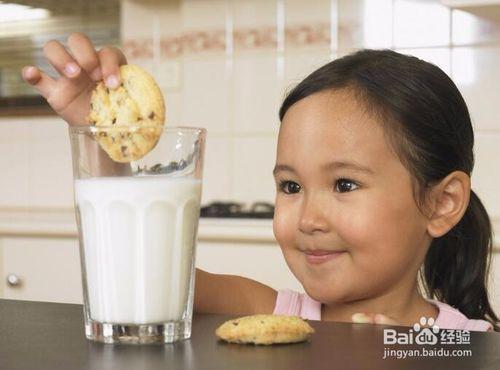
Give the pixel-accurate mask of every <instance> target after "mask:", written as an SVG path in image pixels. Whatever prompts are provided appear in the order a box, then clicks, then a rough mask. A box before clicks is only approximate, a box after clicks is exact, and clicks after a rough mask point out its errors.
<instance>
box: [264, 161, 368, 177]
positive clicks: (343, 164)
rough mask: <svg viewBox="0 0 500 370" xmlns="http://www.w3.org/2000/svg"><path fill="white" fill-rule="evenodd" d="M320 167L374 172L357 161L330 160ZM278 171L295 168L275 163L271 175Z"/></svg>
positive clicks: (329, 169)
mask: <svg viewBox="0 0 500 370" xmlns="http://www.w3.org/2000/svg"><path fill="white" fill-rule="evenodd" d="M321 169H322V170H324V171H332V170H335V169H350V170H354V171H358V172H366V173H369V174H372V175H373V174H374V171H373V170H372V169H370V168H368V167H366V166H362V165H360V164H359V163H356V162H348V161H334V162H330V163H327V164H324V165H323V166H321ZM280 171H289V172H293V173H296V172H297V171H295V169H294V168H293V167H291V166H289V165H287V164H276V166H275V167H274V169H273V176H276V174H277V173H278V172H280Z"/></svg>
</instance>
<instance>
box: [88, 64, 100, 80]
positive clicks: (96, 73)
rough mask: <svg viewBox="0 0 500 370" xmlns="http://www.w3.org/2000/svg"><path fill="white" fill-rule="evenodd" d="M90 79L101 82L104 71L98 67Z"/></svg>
mask: <svg viewBox="0 0 500 370" xmlns="http://www.w3.org/2000/svg"><path fill="white" fill-rule="evenodd" d="M90 77H91V78H92V79H93V80H94V81H100V80H102V70H101V68H99V67H97V68H96V69H94V70H93V71H92V73H91V74H90Z"/></svg>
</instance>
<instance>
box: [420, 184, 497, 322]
mask: <svg viewBox="0 0 500 370" xmlns="http://www.w3.org/2000/svg"><path fill="white" fill-rule="evenodd" d="M492 248H493V246H492V229H491V222H490V219H489V217H488V214H487V213H486V210H485V208H484V206H483V204H482V203H481V201H480V200H479V198H478V196H477V195H476V194H475V193H474V192H473V191H471V196H470V201H469V206H468V208H467V211H466V212H465V214H464V216H463V217H462V219H461V220H460V222H459V223H458V224H457V225H455V227H453V229H451V230H450V231H449V232H448V233H447V234H445V235H444V236H442V237H440V238H436V239H434V240H433V241H432V243H431V245H430V247H429V251H428V252H427V255H426V257H425V263H424V267H423V280H424V285H425V288H426V291H427V294H428V296H429V297H430V298H436V299H438V300H440V301H442V302H445V303H447V304H449V305H451V306H453V307H455V308H456V309H458V310H459V311H460V312H462V313H463V314H464V315H465V316H467V317H468V318H470V319H482V320H487V321H489V322H491V323H492V324H493V327H494V330H495V331H500V328H499V325H498V317H497V316H496V314H495V312H494V311H493V309H492V307H491V305H490V302H489V300H488V289H487V283H488V273H489V269H490V262H491V255H492Z"/></svg>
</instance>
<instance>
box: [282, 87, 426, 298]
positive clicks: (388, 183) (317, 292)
mask: <svg viewBox="0 0 500 370" xmlns="http://www.w3.org/2000/svg"><path fill="white" fill-rule="evenodd" d="M331 163H333V164H332V165H331V166H330V167H329V168H327V167H326V165H328V164H331ZM276 165H277V168H278V169H279V168H280V167H279V166H283V165H284V166H289V167H290V168H291V169H293V171H292V170H291V169H283V170H280V171H278V172H277V173H276V174H275V179H276V184H277V185H276V186H277V195H276V210H275V216H274V225H273V226H274V233H275V236H276V239H277V241H278V242H279V244H280V246H281V248H282V251H283V254H284V257H285V259H286V261H287V263H288V265H289V267H290V269H291V270H292V272H293V274H294V275H295V276H296V277H297V279H298V280H299V281H300V282H301V283H302V285H303V286H304V289H305V290H306V292H307V293H308V294H309V295H310V296H311V297H312V298H314V299H316V300H318V301H321V302H323V303H333V302H347V301H353V300H357V299H364V298H369V297H375V296H380V295H383V294H386V293H389V292H392V291H394V289H399V290H401V289H403V290H404V289H405V288H403V286H412V287H413V285H412V284H414V283H415V277H416V273H417V271H418V268H419V267H420V265H421V263H422V261H423V259H424V256H425V253H426V251H427V248H428V245H429V244H430V241H431V239H430V236H429V235H428V234H427V232H426V226H427V221H428V219H427V218H426V217H425V216H424V215H423V214H422V213H421V212H420V211H419V209H418V207H417V204H416V202H415V200H414V196H413V190H412V186H411V178H410V174H409V172H408V171H407V170H406V168H405V167H404V166H403V164H402V163H401V162H400V160H399V159H398V157H397V156H396V154H395V153H394V152H393V150H392V147H391V146H390V145H389V143H388V141H387V140H386V138H385V136H384V133H383V131H382V128H381V125H380V124H379V123H378V122H377V121H376V119H375V118H372V117H370V116H369V114H368V113H366V112H364V108H363V106H362V105H361V104H360V103H358V102H357V101H356V100H355V99H354V98H353V96H352V94H351V93H350V92H349V91H347V90H337V91H334V92H332V91H327V92H321V93H316V94H314V95H311V96H309V97H307V98H305V99H302V100H300V101H299V102H297V103H296V104H294V105H293V106H292V107H291V108H290V109H289V110H288V111H287V113H286V115H285V117H284V119H283V122H282V125H281V129H280V133H279V139H278V150H277V160H276ZM355 166H357V167H355ZM280 181H285V182H284V183H283V184H282V188H280ZM287 193H288V194H287ZM313 250H315V251H319V250H321V251H324V252H331V251H340V252H341V253H337V254H336V255H331V256H333V257H329V258H326V259H325V261H324V262H321V263H313V262H314V261H312V260H313V259H314V258H313V257H310V256H309V257H308V256H307V253H306V252H307V251H313ZM316 260H317V258H316Z"/></svg>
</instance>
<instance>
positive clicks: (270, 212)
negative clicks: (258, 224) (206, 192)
mask: <svg viewBox="0 0 500 370" xmlns="http://www.w3.org/2000/svg"><path fill="white" fill-rule="evenodd" d="M273 216H274V205H273V204H271V203H266V202H255V203H252V204H250V205H249V206H247V205H245V204H244V203H236V202H219V201H217V202H212V203H209V204H207V205H205V206H202V207H201V210H200V217H208V218H273Z"/></svg>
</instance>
